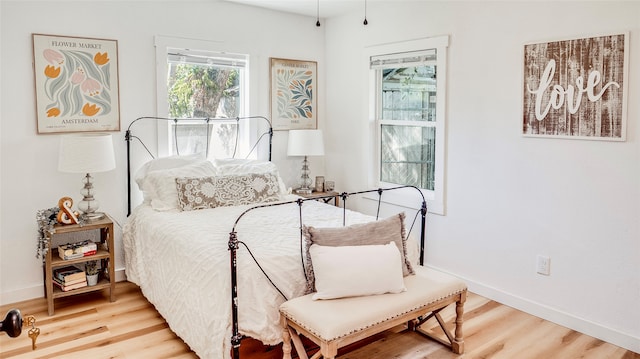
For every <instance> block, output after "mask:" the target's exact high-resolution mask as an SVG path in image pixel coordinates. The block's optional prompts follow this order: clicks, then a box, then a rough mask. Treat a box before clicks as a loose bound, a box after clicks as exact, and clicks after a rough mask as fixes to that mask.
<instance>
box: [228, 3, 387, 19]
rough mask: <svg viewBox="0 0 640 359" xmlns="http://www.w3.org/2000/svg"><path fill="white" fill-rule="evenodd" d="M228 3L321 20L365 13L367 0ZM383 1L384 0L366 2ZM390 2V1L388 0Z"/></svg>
mask: <svg viewBox="0 0 640 359" xmlns="http://www.w3.org/2000/svg"><path fill="white" fill-rule="evenodd" d="M224 1H228V2H233V3H238V4H245V5H251V6H257V7H262V8H265V9H270V10H276V11H283V12H289V13H294V14H299V15H306V16H311V17H316V16H317V14H318V13H319V14H320V17H321V18H329V17H335V16H340V15H343V14H346V13H350V12H354V11H358V10H360V11H362V12H363V13H364V7H365V0H224ZM366 1H367V2H370V1H382V0H366ZM387 1H388V0H387Z"/></svg>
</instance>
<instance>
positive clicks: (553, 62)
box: [522, 33, 629, 141]
mask: <svg viewBox="0 0 640 359" xmlns="http://www.w3.org/2000/svg"><path fill="white" fill-rule="evenodd" d="M628 40H629V39H628V36H627V35H626V34H624V33H623V34H616V35H606V36H597V37H586V38H579V39H570V40H561V41H553V42H542V43H533V44H527V45H525V47H524V88H523V95H524V96H523V104H524V106H523V122H522V131H523V135H524V136H529V137H553V138H574V139H588V140H609V141H624V140H625V134H626V121H627V101H628V96H627V76H628V67H629V41H628Z"/></svg>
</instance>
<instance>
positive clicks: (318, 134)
mask: <svg viewBox="0 0 640 359" xmlns="http://www.w3.org/2000/svg"><path fill="white" fill-rule="evenodd" d="M287 155H288V156H322V155H324V143H323V141H322V130H291V131H289V145H288V147H287Z"/></svg>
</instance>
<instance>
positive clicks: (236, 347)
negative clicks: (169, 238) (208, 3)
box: [125, 116, 427, 359]
mask: <svg viewBox="0 0 640 359" xmlns="http://www.w3.org/2000/svg"><path fill="white" fill-rule="evenodd" d="M251 119H262V120H264V121H266V122H267V123H268V125H269V128H268V131H267V132H265V134H268V135H269V161H271V150H272V141H273V128H272V127H271V122H270V121H269V120H268V119H267V118H266V117H263V116H248V117H236V118H232V119H229V118H189V119H173V118H166V117H152V116H151V117H139V118H137V119H135V120H134V121H133V122H131V123H130V124H129V126H128V127H127V131H126V133H125V140H126V141H127V206H128V207H127V217H128V216H129V215H130V214H131V140H132V139H134V138H135V139H137V140H138V141H140V143H141V144H142V146H143V147H144V148H145V149H146V150H147V152H149V154H150V155H151V157H153V155H152V154H151V152H150V151H149V149H147V148H146V146H144V143H143V142H142V140H140V138H138V137H137V136H134V135H133V134H132V133H131V127H132V126H133V124H134V123H136V122H138V121H140V120H155V121H172V122H174V123H175V124H176V125H177V124H179V122H180V121H185V120H189V121H193V120H199V121H203V122H204V123H205V124H209V123H211V122H229V121H236V122H239V121H241V120H251ZM263 136H264V134H263V135H261V136H259V137H258V139H257V142H256V144H255V145H254V148H255V146H257V144H258V143H259V142H260V140H261V139H262V137H263ZM404 188H413V189H415V190H416V191H418V193H419V194H420V197H421V199H422V205H421V207H420V209H418V211H417V213H416V216H415V217H414V220H413V223H412V225H411V228H410V229H409V231H407V236H409V234H410V233H411V230H412V229H413V225H414V224H415V220H416V219H417V215H418V214H420V215H421V221H420V224H421V226H420V227H421V228H420V239H419V241H420V243H419V244H420V257H419V261H420V262H419V263H420V265H422V264H424V246H425V236H426V216H427V202H426V199H425V197H424V194H423V193H422V191H421V190H420V189H419V188H418V187H415V186H398V187H391V188H378V189H372V190H365V191H359V192H350V193H347V192H343V193H341V194H340V197H341V198H342V212H343V214H342V224H343V225H345V223H346V210H347V198H349V197H350V196H354V195H360V194H366V193H374V192H375V193H378V207H377V213H376V217H375V218H376V220H377V219H378V217H379V214H380V205H381V202H382V193H384V192H386V191H393V190H399V189H404ZM334 197H335V195H327V196H320V197H315V198H298V199H296V200H293V201H285V202H275V203H266V204H262V205H257V206H254V207H251V208H248V209H247V210H245V211H244V212H242V213H241V214H240V215H239V216H238V217H237V218H236V220H235V222H234V224H233V229H232V231H231V232H230V233H229V242H228V247H229V260H230V266H231V314H232V335H231V345H232V348H233V349H232V350H233V351H232V358H233V359H240V342H241V340H242V335H240V329H239V325H238V322H239V320H238V267H237V252H238V250H239V249H240V245H241V244H242V245H243V246H244V247H245V248H246V249H247V251H248V252H249V254H250V255H251V257H252V258H253V260H254V262H255V263H256V265H257V266H258V267H259V268H260V270H261V271H262V273H263V274H264V275H265V277H266V278H267V279H268V280H269V282H270V283H271V284H272V285H273V287H274V288H275V289H276V290H277V291H278V292H279V293H280V294H281V295H282V296H283V297H284V298H285V300H288V298H286V296H285V295H284V294H283V293H282V291H280V289H278V287H277V286H276V285H275V284H274V283H273V281H271V279H270V278H269V276H268V275H267V274H266V272H265V271H264V270H263V269H262V267H261V266H260V263H258V262H257V260H256V259H255V257H253V254H252V253H251V250H250V249H249V247H248V246H247V245H246V244H245V243H244V242H242V241H240V240H239V239H238V234H237V232H236V227H237V225H238V223H239V222H240V220H241V219H242V218H243V217H244V216H245V215H246V214H247V213H249V212H251V211H254V210H258V209H261V208H267V207H274V206H282V205H287V204H293V203H295V204H297V205H298V207H299V213H300V256H301V261H303V260H304V259H303V258H302V257H303V250H302V243H303V241H302V238H303V220H302V205H303V203H304V202H306V201H315V200H318V199H321V200H328V199H332V198H334ZM305 276H306V273H305Z"/></svg>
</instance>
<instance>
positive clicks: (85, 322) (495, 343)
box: [0, 282, 640, 359]
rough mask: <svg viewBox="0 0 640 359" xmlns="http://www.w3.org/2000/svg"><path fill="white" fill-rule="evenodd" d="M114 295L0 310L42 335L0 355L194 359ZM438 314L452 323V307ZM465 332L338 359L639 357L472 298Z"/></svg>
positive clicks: (133, 294) (364, 349)
mask: <svg viewBox="0 0 640 359" xmlns="http://www.w3.org/2000/svg"><path fill="white" fill-rule="evenodd" d="M116 295H117V301H116V302H114V303H111V302H109V300H108V298H107V295H106V292H104V293H100V292H97V293H89V294H85V295H79V296H74V297H68V298H63V299H59V300H56V305H55V315H53V316H51V317H49V316H48V315H47V304H46V301H45V300H44V299H43V298H42V299H34V300H30V301H26V302H21V303H16V304H13V305H6V306H3V307H0V315H2V318H4V315H5V313H6V312H7V311H8V310H9V309H11V308H18V309H20V311H21V312H22V313H23V315H30V314H31V315H35V317H36V319H37V321H36V324H37V326H38V327H39V328H40V330H41V334H40V336H39V337H38V341H37V348H36V350H34V351H32V350H31V340H30V339H29V337H28V336H27V333H26V332H27V330H26V329H27V328H25V330H23V333H22V335H21V336H20V337H18V338H9V337H8V336H7V335H5V334H4V333H0V358H12V359H13V358H83V359H86V358H98V359H100V358H154V359H155V358H197V356H196V355H195V354H194V353H193V352H191V351H190V350H189V348H188V347H187V345H185V344H184V342H182V340H180V338H178V337H177V336H176V335H175V334H173V332H172V331H171V330H170V329H169V327H168V325H167V324H166V322H165V321H164V320H163V318H162V317H161V316H160V315H159V314H158V312H156V310H155V309H154V308H153V306H152V305H151V304H149V302H147V300H146V299H145V298H144V297H143V296H142V294H141V292H140V290H139V289H138V287H137V286H136V285H134V284H132V283H128V282H120V283H118V284H117V293H116ZM442 314H443V318H444V319H445V320H447V321H449V322H450V320H451V318H452V316H453V310H450V309H447V311H446V312H443V313H442ZM2 318H0V319H2ZM203 335H206V333H203ZM464 335H465V349H466V350H465V354H464V355H461V356H458V355H455V354H453V353H451V352H450V351H449V350H448V349H447V348H445V347H443V346H442V345H440V344H438V343H436V342H434V341H431V340H427V339H424V338H423V337H421V336H420V335H419V334H416V333H414V332H408V331H402V328H396V329H395V330H390V331H388V332H386V333H384V334H381V335H378V336H376V337H374V338H372V339H371V340H369V343H364V344H362V343H361V344H357V345H354V346H352V347H349V348H345V349H346V350H342V351H341V353H340V359H372V358H381V359H390V358H398V359H400V358H402V359H419V358H430V359H451V358H508V359H511V358H517V359H528V358H531V359H538V358H544V359H547V358H561V359H567V358H568V359H573V358H594V359H596V358H597V359H601V358H609V359H618V358H620V359H640V354H637V353H633V352H631V351H628V350H625V349H622V348H620V347H617V346H615V345H612V344H609V343H605V342H603V341H601V340H598V339H594V338H592V337H589V336H587V335H583V334H580V333H577V332H575V331H573V330H570V329H567V328H564V327H562V326H559V325H556V324H553V323H550V322H548V321H545V320H542V319H539V318H536V317H534V316H531V315H528V314H525V313H523V312H521V311H518V310H515V309H513V308H510V307H507V306H504V305H500V304H498V303H496V302H493V301H491V300H488V299H486V298H483V297H481V296H478V295H475V294H472V293H471V294H470V295H469V297H468V299H467V303H466V304H465V322H464ZM365 344H367V345H365ZM281 355H282V351H281V350H280V348H279V347H265V346H262V345H261V344H260V343H259V342H257V341H255V340H250V339H247V340H244V341H243V343H242V345H241V357H242V358H243V359H275V358H281V357H282V356H281Z"/></svg>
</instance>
